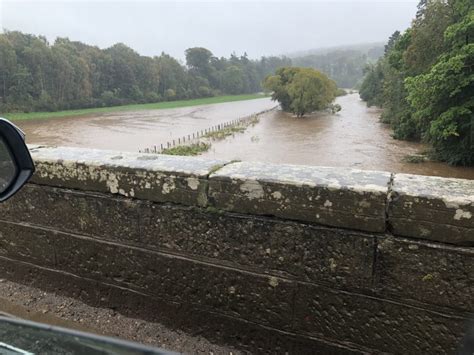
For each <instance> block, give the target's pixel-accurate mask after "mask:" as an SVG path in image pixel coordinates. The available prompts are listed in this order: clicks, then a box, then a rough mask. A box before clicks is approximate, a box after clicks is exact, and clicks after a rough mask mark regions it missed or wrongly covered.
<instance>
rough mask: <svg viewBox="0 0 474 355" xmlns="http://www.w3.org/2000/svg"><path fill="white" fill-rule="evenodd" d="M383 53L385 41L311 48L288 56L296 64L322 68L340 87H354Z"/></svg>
mask: <svg viewBox="0 0 474 355" xmlns="http://www.w3.org/2000/svg"><path fill="white" fill-rule="evenodd" d="M383 53H384V44H383V43H366V44H357V45H347V46H338V47H331V48H320V49H311V50H307V51H300V52H295V53H291V54H287V56H288V57H290V58H291V60H292V63H293V65H294V66H299V67H310V68H314V69H317V70H320V71H322V72H324V73H325V74H327V75H329V76H330V77H331V78H332V79H333V80H335V81H336V83H337V85H338V86H339V87H343V88H353V87H355V86H357V84H359V83H360V82H361V81H362V78H363V76H364V72H363V71H364V67H365V66H366V65H367V64H368V63H373V62H376V61H377V60H378V59H379V58H380V57H381V56H382V55H383Z"/></svg>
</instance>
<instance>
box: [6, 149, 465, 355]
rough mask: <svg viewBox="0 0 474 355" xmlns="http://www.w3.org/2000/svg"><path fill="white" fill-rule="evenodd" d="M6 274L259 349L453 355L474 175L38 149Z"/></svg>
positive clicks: (13, 216) (10, 229) (12, 230)
mask: <svg viewBox="0 0 474 355" xmlns="http://www.w3.org/2000/svg"><path fill="white" fill-rule="evenodd" d="M31 152H32V155H33V158H34V160H35V163H36V166H37V172H36V174H35V176H34V177H33V179H32V181H31V182H30V183H29V184H28V185H27V186H26V187H25V188H24V189H23V190H22V191H21V192H20V193H19V194H18V195H17V196H15V197H14V198H13V199H11V200H10V201H8V202H7V203H5V204H2V205H0V270H1V275H3V276H2V277H4V278H9V279H11V280H14V281H17V282H23V283H29V284H33V285H34V286H36V287H39V288H43V289H47V290H51V291H54V292H58V293H61V294H65V295H68V296H73V297H77V298H80V299H81V300H83V301H84V302H87V303H89V304H93V305H96V306H101V307H114V308H116V309H117V310H119V311H121V312H123V313H124V314H129V315H133V316H137V317H143V318H146V319H147V320H153V321H159V322H162V323H164V324H166V325H168V326H171V327H175V328H179V329H182V330H185V331H190V332H192V333H194V334H196V333H198V334H202V335H204V336H206V337H207V338H209V339H210V340H212V341H215V342H220V343H225V344H228V345H233V346H236V347H238V348H240V349H243V350H247V351H250V352H255V353H285V352H288V353H294V354H302V353H344V354H345V353H380V352H388V353H391V352H392V353H407V354H411V353H413V354H415V353H416V354H419V353H446V352H448V353H452V352H454V351H455V350H456V348H457V346H458V345H459V342H460V339H461V337H462V336H463V334H464V332H465V327H466V322H467V321H468V320H469V319H470V318H471V317H472V316H473V313H474V181H470V180H461V179H445V178H438V177H426V176H418V175H408V174H392V173H387V172H376V171H362V170H351V169H344V168H329V167H309V166H296V165H272V164H264V163H251V162H231V161H219V160H215V161H212V160H204V159H200V158H188V157H174V156H165V155H154V154H134V153H120V152H112V151H100V150H90V149H79V148H64V147H58V148H54V147H51V148H48V147H32V149H31Z"/></svg>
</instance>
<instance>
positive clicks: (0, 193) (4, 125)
mask: <svg viewBox="0 0 474 355" xmlns="http://www.w3.org/2000/svg"><path fill="white" fill-rule="evenodd" d="M0 144H1V145H2V146H3V147H4V148H5V149H6V150H7V151H8V153H9V154H6V153H5V152H4V153H3V154H4V156H3V159H5V158H6V159H7V161H6V163H7V164H10V165H11V167H12V168H11V169H10V171H6V170H5V168H2V167H1V165H0V178H1V177H2V174H4V175H5V176H6V177H7V178H6V179H7V180H6V182H5V186H4V188H3V189H0V202H3V201H5V200H7V199H8V198H10V197H12V196H13V195H14V194H15V193H16V192H17V191H18V190H20V189H21V187H22V186H23V185H24V184H25V183H26V182H27V181H28V180H29V178H30V177H31V175H33V173H34V171H35V166H34V163H33V160H32V159H31V155H30V152H29V150H28V147H27V146H26V144H25V134H24V133H23V132H22V131H21V130H20V129H19V128H18V127H16V126H15V125H14V124H13V123H11V122H9V121H8V120H6V119H4V118H0ZM0 154H1V152H0ZM0 159H2V157H0ZM13 167H14V168H13ZM2 170H3V171H2Z"/></svg>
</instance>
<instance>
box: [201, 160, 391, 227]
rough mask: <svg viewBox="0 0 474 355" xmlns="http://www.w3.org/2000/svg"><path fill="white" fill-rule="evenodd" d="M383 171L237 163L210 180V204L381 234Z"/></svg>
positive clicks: (385, 178)
mask: <svg viewBox="0 0 474 355" xmlns="http://www.w3.org/2000/svg"><path fill="white" fill-rule="evenodd" d="M390 177H391V175H390V174H389V173H386V172H375V171H362V170H350V169H341V168H328V167H309V166H296V165H272V164H264V163H252V162H242V163H234V164H230V165H227V166H225V167H223V168H222V169H220V170H218V171H217V172H215V173H213V174H212V175H211V176H210V180H209V198H210V199H211V200H212V204H213V205H214V206H215V207H217V208H221V209H225V210H228V211H235V212H242V213H249V214H257V215H272V216H277V217H281V218H288V219H294V220H301V221H309V222H315V223H320V224H324V225H329V226H335V227H343V228H351V229H357V230H363V231H371V232H382V231H384V230H385V208H386V199H387V193H388V185H389V182H390Z"/></svg>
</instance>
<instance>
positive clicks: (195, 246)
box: [0, 184, 375, 288]
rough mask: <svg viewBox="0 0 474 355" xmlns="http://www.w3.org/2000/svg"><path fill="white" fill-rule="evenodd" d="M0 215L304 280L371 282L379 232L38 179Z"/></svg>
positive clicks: (3, 207) (346, 283) (345, 283)
mask: <svg viewBox="0 0 474 355" xmlns="http://www.w3.org/2000/svg"><path fill="white" fill-rule="evenodd" d="M0 214H1V215H2V219H4V220H10V221H13V222H18V223H23V222H26V223H29V224H33V225H37V226H43V227H46V228H50V229H54V230H58V231H63V232H71V233H75V234H81V235H88V236H92V237H95V238H97V239H101V240H109V241H113V242H118V243H122V244H128V245H135V246H138V247H142V248H145V249H150V250H157V251H166V252H171V253H174V254H180V255H185V256H188V257H189V256H192V257H193V258H196V259H200V260H203V261H210V262H212V263H218V264H222V265H227V266H230V267H235V268H239V269H246V270H249V271H255V272H265V273H271V274H274V275H280V276H283V277H292V278H295V279H299V280H302V281H309V282H322V283H332V284H335V285H337V286H338V287H340V286H343V287H348V286H352V287H356V288H361V287H363V288H369V287H370V286H371V284H372V274H373V270H372V266H373V259H374V250H375V246H374V245H375V242H374V240H375V237H373V236H370V235H367V234H363V233H360V232H352V231H347V230H341V229H336V228H325V227H321V226H313V225H307V224H303V223H298V222H286V221H282V220H278V219H274V218H265V217H251V216H248V215H237V214H231V213H215V212H210V211H207V210H204V209H198V208H190V207H184V206H171V205H163V204H156V203H150V202H147V201H140V200H132V199H128V198H121V197H109V196H107V195H103V194H97V193H96V194H92V193H84V192H80V191H71V190H65V189H58V188H53V187H49V186H39V185H33V184H29V185H27V186H25V188H24V189H23V190H22V191H20V192H19V194H18V195H16V196H15V197H14V198H13V199H11V200H10V201H8V202H7V203H5V204H2V205H0ZM71 216H73V217H71ZM20 238H21V236H20Z"/></svg>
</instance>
